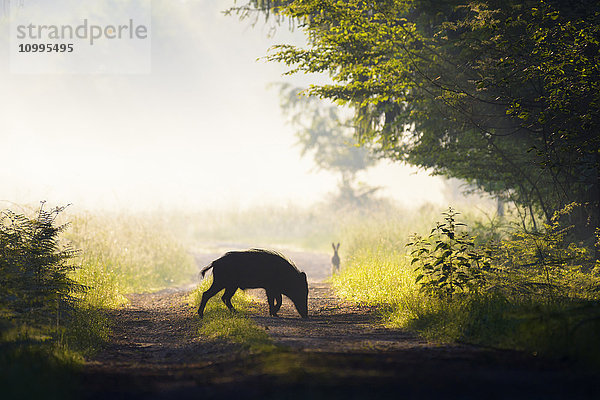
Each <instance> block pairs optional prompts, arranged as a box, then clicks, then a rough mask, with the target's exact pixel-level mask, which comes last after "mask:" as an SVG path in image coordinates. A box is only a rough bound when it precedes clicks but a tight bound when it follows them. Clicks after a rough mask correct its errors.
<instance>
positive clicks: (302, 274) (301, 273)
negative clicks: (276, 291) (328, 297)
mask: <svg viewBox="0 0 600 400" xmlns="http://www.w3.org/2000/svg"><path fill="white" fill-rule="evenodd" d="M300 276H301V277H303V278H304V280H306V281H308V279H307V278H306V274H305V273H304V272H300Z"/></svg>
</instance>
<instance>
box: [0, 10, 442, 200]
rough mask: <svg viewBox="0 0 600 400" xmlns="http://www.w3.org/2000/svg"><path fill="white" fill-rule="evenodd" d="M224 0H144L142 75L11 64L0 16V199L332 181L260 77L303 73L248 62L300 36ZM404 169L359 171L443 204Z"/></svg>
mask: <svg viewBox="0 0 600 400" xmlns="http://www.w3.org/2000/svg"><path fill="white" fill-rule="evenodd" d="M22 1H24V3H25V5H26V6H31V7H33V6H35V3H36V2H35V1H33V0H22ZM28 1H29V4H28ZM2 2H4V4H6V3H7V2H8V0H0V6H1V5H2ZM13 3H17V1H13ZM228 4H229V2H226V1H214V0H195V1H194V0H188V1H173V0H155V1H153V2H152V27H151V39H152V52H151V71H152V72H151V73H149V74H111V75H102V74H29V75H23V74H15V73H11V72H10V68H9V63H8V59H9V39H8V36H9V33H8V32H9V28H8V25H9V24H8V18H6V17H5V16H3V17H0V27H1V28H2V30H1V39H0V51H1V52H2V56H1V57H2V60H4V62H3V63H2V65H1V66H0V68H1V69H0V96H1V97H0V110H1V114H0V146H1V154H2V157H1V158H0V200H8V201H11V202H16V203H34V202H37V201H39V200H44V199H45V200H48V201H49V202H50V203H51V204H52V205H62V204H67V203H74V206H76V207H80V208H88V209H93V208H109V209H110V208H127V209H129V208H131V209H135V208H143V209H152V208H157V207H163V208H166V207H180V206H181V207H192V208H205V207H209V208H210V207H223V206H236V207H249V206H256V205H261V204H278V203H285V204H288V203H292V204H300V205H308V204H310V203H312V202H315V201H318V200H320V199H322V198H323V196H324V195H325V194H327V193H328V192H331V191H333V190H335V187H336V183H337V180H338V177H337V176H335V175H333V174H330V173H328V172H324V171H315V167H314V164H313V162H312V159H311V158H310V157H305V158H302V159H301V158H300V155H299V154H300V152H299V148H298V147H297V146H295V142H296V139H295V137H294V131H293V127H291V126H289V125H288V124H287V123H286V118H285V116H283V115H282V113H281V111H280V108H279V100H278V93H277V90H275V89H269V88H268V87H267V86H268V84H269V83H275V82H283V81H286V82H291V83H293V84H296V85H306V84H307V83H310V79H308V78H306V77H297V78H293V79H290V78H289V77H283V76H282V75H281V74H282V72H284V71H285V67H284V66H282V65H277V64H274V63H267V62H264V61H257V58H259V57H262V56H264V55H265V54H266V53H267V49H268V48H269V46H271V45H273V44H276V43H282V42H294V43H302V40H303V37H302V33H301V32H299V31H296V32H289V31H288V30H287V25H284V26H283V27H281V28H280V29H279V30H278V32H277V34H276V35H275V36H274V37H273V38H269V37H268V29H267V28H266V27H265V26H264V24H262V22H259V23H258V24H257V25H256V27H254V28H252V27H251V26H250V25H249V23H248V22H247V21H246V22H240V21H239V20H238V19H237V18H236V17H227V16H224V15H223V14H221V11H222V10H223V9H226V8H227V6H228ZM1 12H2V9H1V7H0V13H1ZM40 56H44V55H40ZM414 173H415V170H414V169H411V168H409V167H405V166H400V165H381V166H378V167H376V168H373V169H372V170H371V171H369V173H367V174H366V175H364V176H361V180H362V181H364V182H365V183H367V184H370V185H380V186H384V187H385V188H386V189H385V190H384V191H382V194H386V195H389V196H393V197H394V198H396V199H398V200H399V201H400V202H402V203H404V204H407V205H409V204H421V203H422V202H425V201H430V202H435V203H444V200H443V196H442V194H441V193H442V190H443V184H442V182H441V180H440V179H438V178H432V177H429V176H427V174H425V173H422V172H421V173H419V174H416V175H415V174H414ZM0 207H2V204H1V203H0Z"/></svg>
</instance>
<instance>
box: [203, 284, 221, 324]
mask: <svg viewBox="0 0 600 400" xmlns="http://www.w3.org/2000/svg"><path fill="white" fill-rule="evenodd" d="M221 289H223V288H222V287H219V286H217V285H215V283H214V282H213V284H212V285H211V287H209V288H208V290H207V291H206V292H204V293H202V301H200V307H198V315H199V316H200V318H202V317H203V316H204V307H206V303H207V302H208V300H209V299H210V298H211V297H213V296H214V295H215V294H217V293H219V292H220V291H221Z"/></svg>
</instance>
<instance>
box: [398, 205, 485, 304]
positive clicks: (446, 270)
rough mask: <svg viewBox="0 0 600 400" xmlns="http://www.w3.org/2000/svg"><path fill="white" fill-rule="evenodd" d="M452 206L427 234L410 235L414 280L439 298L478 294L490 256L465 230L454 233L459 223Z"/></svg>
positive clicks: (483, 282)
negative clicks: (423, 235) (461, 294)
mask: <svg viewBox="0 0 600 400" xmlns="http://www.w3.org/2000/svg"><path fill="white" fill-rule="evenodd" d="M458 214H459V213H457V212H455V211H454V210H453V209H452V207H450V208H449V209H448V211H446V212H444V215H445V217H444V220H445V222H444V223H442V224H440V223H439V222H438V223H437V226H436V227H435V228H434V229H432V230H431V233H430V235H429V237H427V238H422V237H420V236H418V235H415V236H414V237H413V242H411V243H408V244H407V246H409V247H411V248H412V250H411V251H410V255H411V256H412V257H413V259H412V261H411V265H412V264H415V263H417V268H416V269H415V272H417V271H418V272H419V275H418V276H417V278H416V283H420V285H421V290H422V291H424V292H426V293H428V294H430V295H435V296H438V297H439V298H442V299H452V296H453V295H455V294H457V293H471V294H473V293H478V292H480V291H481V289H482V288H483V286H484V284H485V277H484V275H483V271H484V269H489V267H490V260H489V255H486V254H485V253H484V252H483V251H481V250H478V249H477V248H476V247H475V240H474V238H473V237H471V236H470V235H469V234H468V233H467V232H457V227H458V226H461V225H462V226H465V224H462V223H459V222H456V215H458Z"/></svg>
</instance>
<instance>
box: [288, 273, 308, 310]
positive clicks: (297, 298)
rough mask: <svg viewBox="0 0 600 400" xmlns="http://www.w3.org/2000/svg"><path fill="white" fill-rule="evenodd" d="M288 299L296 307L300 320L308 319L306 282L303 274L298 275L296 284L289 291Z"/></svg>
mask: <svg viewBox="0 0 600 400" xmlns="http://www.w3.org/2000/svg"><path fill="white" fill-rule="evenodd" d="M288 297H289V298H290V299H291V300H292V302H293V303H294V306H296V310H298V314H300V316H301V317H302V318H308V280H307V279H306V274H305V273H304V272H300V274H299V275H298V281H297V284H295V285H294V286H293V287H292V288H291V289H290V293H289V295H288Z"/></svg>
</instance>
